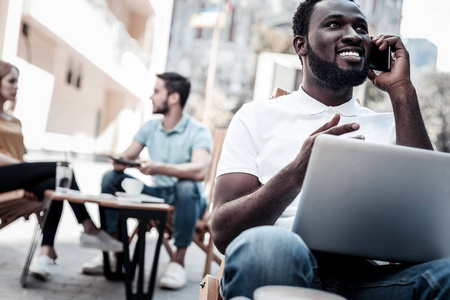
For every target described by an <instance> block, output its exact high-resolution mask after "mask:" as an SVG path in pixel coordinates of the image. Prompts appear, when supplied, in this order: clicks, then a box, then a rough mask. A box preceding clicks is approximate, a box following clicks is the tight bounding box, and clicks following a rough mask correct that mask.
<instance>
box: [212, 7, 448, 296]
mask: <svg viewBox="0 0 450 300" xmlns="http://www.w3.org/2000/svg"><path fill="white" fill-rule="evenodd" d="M293 31H294V40H293V46H294V48H295V51H296V53H297V54H298V56H299V58H300V59H301V62H302V65H303V83H302V85H301V86H300V88H299V90H298V91H295V92H293V93H292V94H290V95H286V96H282V97H279V98H277V99H276V100H262V101H255V102H252V103H248V104H245V105H244V106H243V107H242V108H241V109H240V110H239V111H238V113H237V114H236V115H235V117H234V118H233V121H232V122H231V124H230V126H229V129H228V133H227V137H226V140H225V143H224V146H223V150H222V155H221V158H220V162H219V166H218V170H217V178H216V184H215V190H214V212H213V217H212V230H213V238H214V242H215V244H216V246H217V247H218V249H219V250H220V251H221V252H222V253H225V255H226V259H225V272H224V276H223V278H222V282H221V288H222V289H221V290H222V294H223V297H224V299H231V298H233V297H238V296H244V297H248V298H252V295H253V291H254V290H255V289H256V288H258V287H261V286H267V285H291V286H301V287H309V288H315V289H321V290H326V291H329V292H334V293H338V294H341V295H343V296H345V297H347V298H348V299H450V287H449V286H450V281H449V277H450V276H449V275H450V260H448V259H445V260H439V261H432V262H429V263H425V264H420V265H414V266H411V265H405V264H398V265H382V266H380V265H375V264H374V263H373V262H370V261H367V260H364V259H358V258H352V257H345V258H344V257H341V256H336V255H331V254H328V255H326V254H319V253H315V252H312V251H310V250H309V249H308V248H307V247H306V245H305V244H304V243H303V241H302V240H301V237H299V236H298V235H296V234H294V233H292V231H291V228H292V225H293V222H294V217H295V214H296V211H297V207H298V203H299V198H300V193H301V190H302V185H303V180H304V177H305V172H306V169H307V166H308V162H309V158H310V153H311V149H312V146H313V144H314V141H315V139H316V138H317V136H319V135H321V134H332V135H339V136H343V135H345V136H360V137H361V138H364V139H366V140H367V141H372V142H377V143H385V144H398V145H404V146H410V147H417V148H423V149H430V150H432V145H431V143H430V140H429V138H428V134H427V132H426V130H425V126H424V123H423V120H422V116H421V113H420V109H419V103H418V99H417V95H416V92H415V88H414V86H413V85H412V83H411V80H410V65H409V54H408V52H407V50H406V49H405V47H404V45H403V42H402V41H401V39H400V38H399V37H397V36H391V35H383V36H379V37H370V36H369V33H368V26H367V22H366V18H365V17H364V15H363V13H362V12H361V10H360V9H359V7H358V6H357V5H356V4H355V3H354V2H353V1H351V0H322V1H321V0H306V1H303V2H302V3H301V4H300V5H299V7H298V8H297V11H296V13H295V15H294V18H293ZM388 46H390V47H391V49H392V52H393V55H394V56H395V58H396V61H395V65H394V66H393V68H392V69H391V71H390V72H383V73H380V74H378V75H377V74H376V73H375V72H373V70H370V69H369V68H368V65H369V57H370V52H371V49H372V47H378V48H379V49H380V50H384V49H386V48H387V47H388ZM366 78H369V79H370V81H371V82H372V84H374V85H375V86H376V87H378V88H379V89H381V90H383V91H385V92H387V93H388V95H389V97H390V99H391V103H392V107H393V114H390V113H389V114H377V113H374V112H373V111H371V110H369V109H367V108H365V107H362V106H360V104H359V103H358V102H357V101H356V99H355V97H354V96H353V88H354V87H355V86H358V85H360V84H362V83H363V82H364V81H365V80H366ZM330 201H332V199H330ZM274 225H275V226H274Z"/></svg>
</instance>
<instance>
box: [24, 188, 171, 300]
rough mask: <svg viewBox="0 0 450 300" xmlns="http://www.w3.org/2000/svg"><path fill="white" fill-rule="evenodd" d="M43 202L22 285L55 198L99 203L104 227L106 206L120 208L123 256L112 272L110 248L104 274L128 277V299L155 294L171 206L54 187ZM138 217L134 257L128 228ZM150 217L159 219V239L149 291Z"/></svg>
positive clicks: (126, 279)
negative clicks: (146, 284) (146, 274)
mask: <svg viewBox="0 0 450 300" xmlns="http://www.w3.org/2000/svg"><path fill="white" fill-rule="evenodd" d="M44 195H45V197H44V203H43V207H42V211H41V217H40V221H39V222H38V223H37V224H36V226H35V229H34V232H33V238H32V240H31V244H30V249H29V251H28V256H27V259H26V262H25V265H24V267H23V270H22V276H21V279H20V282H21V284H22V286H23V287H26V284H27V277H28V272H29V268H30V264H31V260H32V259H33V255H34V251H35V250H36V247H37V245H38V243H39V242H40V241H41V240H42V228H43V227H44V224H45V222H46V221H47V212H48V209H49V207H50V204H51V203H52V201H64V200H67V201H69V202H74V203H86V202H90V203H96V204H98V205H99V208H100V221H101V223H102V227H104V214H103V209H104V208H116V209H118V211H119V223H120V226H119V227H120V232H119V235H121V236H122V237H124V238H122V242H123V249H124V252H123V259H122V257H119V259H118V266H117V267H116V272H114V273H113V272H111V271H110V268H109V260H108V259H107V257H108V255H107V252H104V258H105V260H104V262H105V263H104V270H105V277H107V278H108V279H123V278H124V279H125V289H126V295H127V299H144V298H145V299H151V298H152V296H153V290H154V287H155V280H156V271H157V267H158V260H159V252H160V249H161V243H162V237H163V233H164V229H165V225H166V217H167V212H168V211H169V209H170V206H169V205H167V204H163V203H125V204H124V203H118V202H117V199H116V198H112V197H111V198H106V197H101V196H96V195H84V194H81V193H75V192H72V191H70V192H69V193H57V192H55V191H53V190H47V191H45V194H44ZM128 218H135V219H137V220H138V222H139V224H142V226H139V232H138V234H137V236H138V240H137V243H136V247H135V251H134V255H133V259H132V260H131V258H130V249H129V240H128V228H127V219H128ZM150 220H157V221H158V222H157V223H158V226H159V227H158V232H159V236H158V240H157V243H156V248H155V253H154V259H153V264H152V269H151V274H150V280H149V288H148V291H147V292H146V293H145V292H144V270H145V268H144V262H145V261H144V257H145V235H146V232H147V230H146V224H148V222H149V221H150ZM122 260H123V266H124V268H125V274H122ZM137 265H139V268H138V269H139V274H138V277H137V285H136V286H137V290H136V291H135V292H133V289H132V284H133V280H134V278H135V277H136V269H137V268H136V267H137Z"/></svg>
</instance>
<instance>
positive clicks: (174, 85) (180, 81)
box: [156, 72, 191, 108]
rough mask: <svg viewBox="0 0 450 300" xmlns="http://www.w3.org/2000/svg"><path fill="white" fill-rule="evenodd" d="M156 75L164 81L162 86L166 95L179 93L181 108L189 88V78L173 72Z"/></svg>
mask: <svg viewBox="0 0 450 300" xmlns="http://www.w3.org/2000/svg"><path fill="white" fill-rule="evenodd" d="M156 77H158V78H159V79H161V80H162V81H164V86H165V88H166V90H167V92H168V95H170V94H173V93H178V94H179V95H180V105H181V107H182V108H183V107H184V105H185V104H186V101H187V98H188V96H189V92H190V90H191V83H190V82H189V80H188V79H187V78H186V77H184V76H181V75H180V74H178V73H175V72H166V73H162V74H158V75H156Z"/></svg>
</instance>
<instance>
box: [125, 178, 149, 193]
mask: <svg viewBox="0 0 450 300" xmlns="http://www.w3.org/2000/svg"><path fill="white" fill-rule="evenodd" d="M121 185H122V188H123V189H124V190H125V194H126V195H127V196H129V197H134V196H139V195H140V194H141V192H142V189H143V188H144V184H143V183H142V182H140V181H139V180H137V179H134V178H125V179H124V180H122V184H121Z"/></svg>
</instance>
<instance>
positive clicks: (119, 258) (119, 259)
mask: <svg viewBox="0 0 450 300" xmlns="http://www.w3.org/2000/svg"><path fill="white" fill-rule="evenodd" d="M110 209H111V208H110ZM99 215H100V225H101V228H102V229H103V230H105V231H106V216H105V208H104V207H101V206H100V207H99ZM120 227H121V224H120V223H119V230H118V234H119V236H118V238H119V240H121V238H122V235H121V234H122V231H121V228H120ZM114 255H116V270H115V271H114V272H112V271H111V262H110V260H109V253H108V252H107V251H103V275H104V276H105V277H106V278H107V279H108V280H124V278H125V276H124V275H125V274H124V273H123V271H122V266H123V253H122V252H120V253H118V252H117V253H114Z"/></svg>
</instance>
